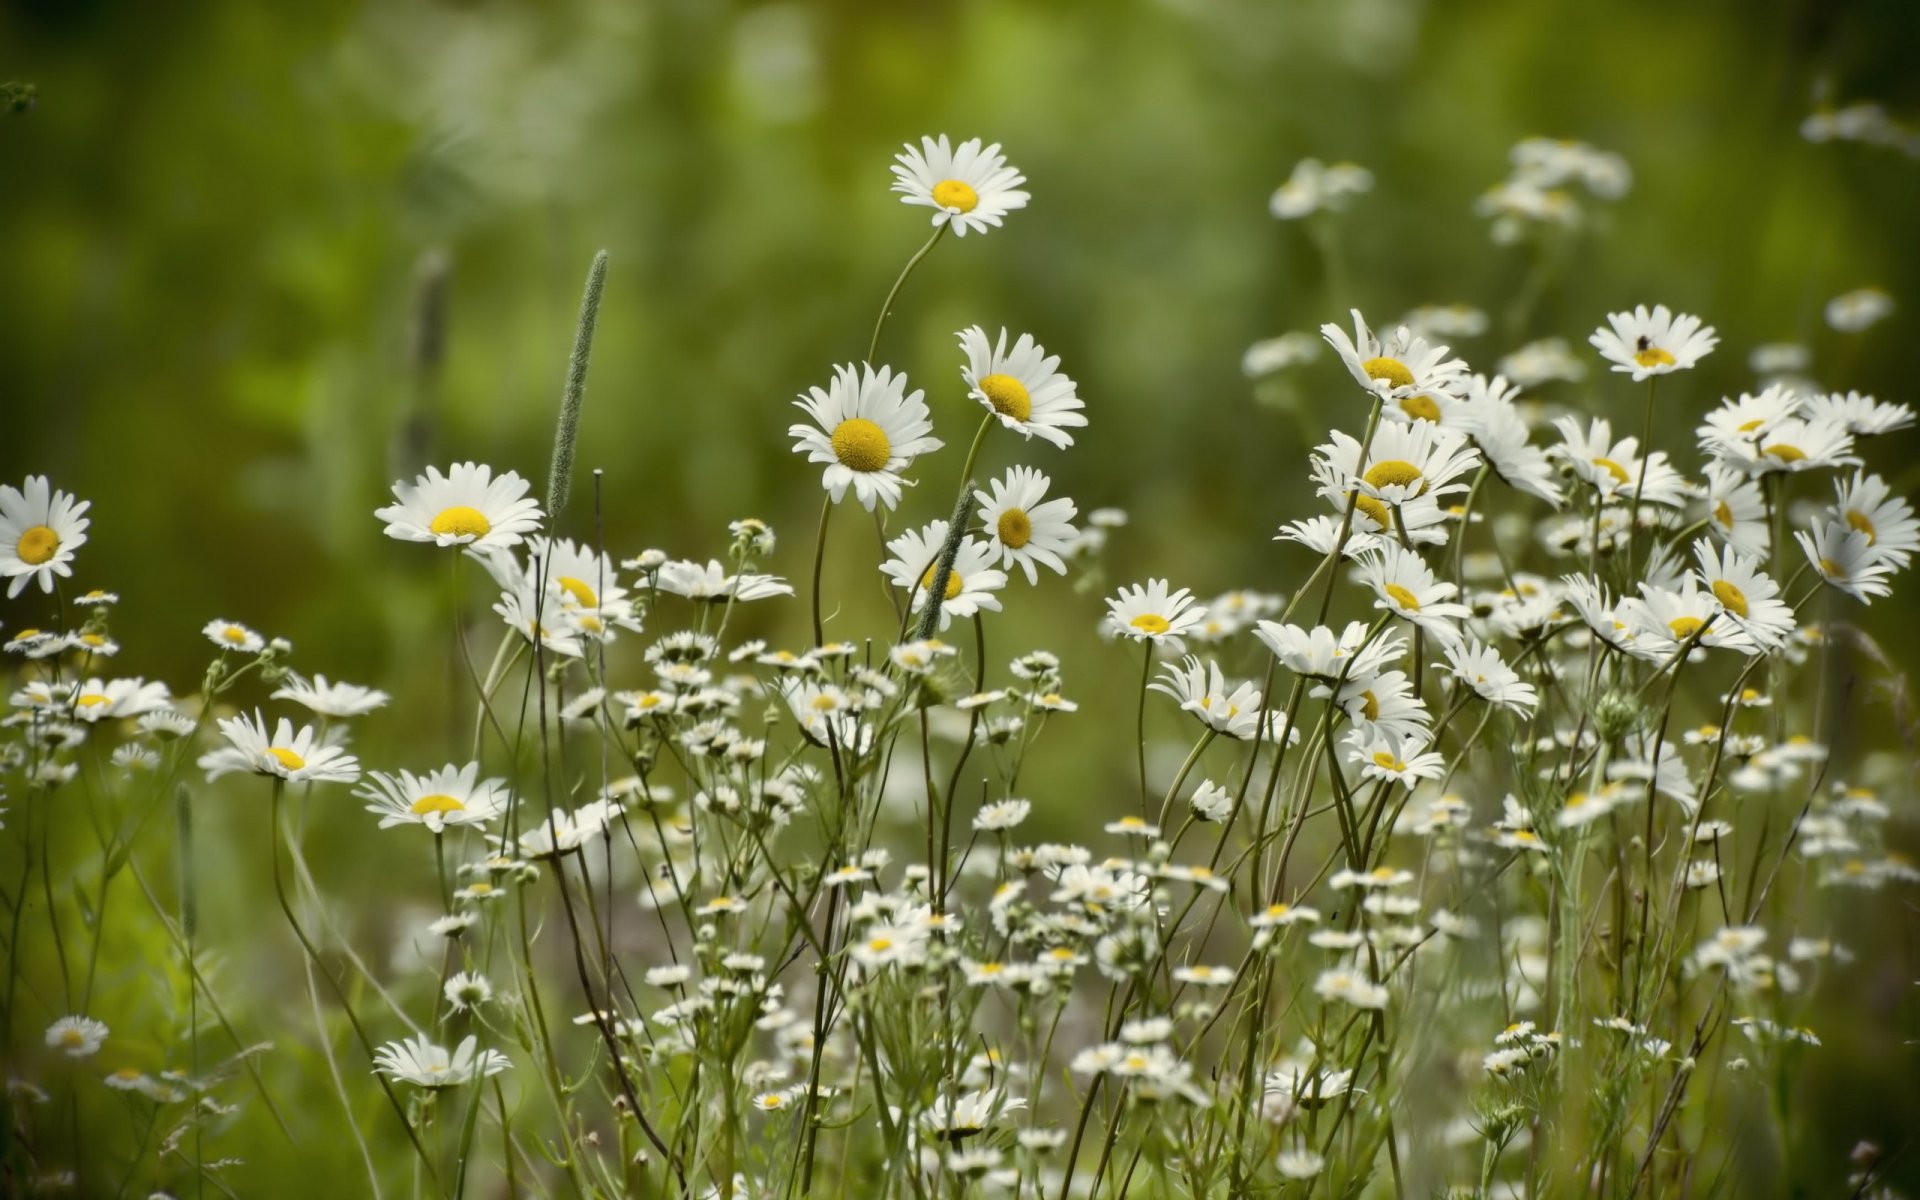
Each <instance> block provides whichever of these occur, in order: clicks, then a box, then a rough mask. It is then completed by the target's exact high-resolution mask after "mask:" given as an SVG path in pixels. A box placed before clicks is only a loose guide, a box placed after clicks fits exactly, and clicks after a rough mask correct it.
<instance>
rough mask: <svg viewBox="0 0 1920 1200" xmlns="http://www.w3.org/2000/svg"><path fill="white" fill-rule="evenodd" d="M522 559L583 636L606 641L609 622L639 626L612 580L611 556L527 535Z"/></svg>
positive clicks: (623, 593)
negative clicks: (525, 551) (525, 557)
mask: <svg viewBox="0 0 1920 1200" xmlns="http://www.w3.org/2000/svg"><path fill="white" fill-rule="evenodd" d="M493 557H495V558H499V557H501V556H499V555H495V556H493ZM527 561H528V563H529V567H528V569H529V570H530V571H532V572H536V573H537V574H539V576H540V577H541V578H542V579H544V580H545V581H546V585H547V593H548V595H550V596H552V597H553V598H554V599H555V600H556V601H558V607H559V608H560V611H561V612H563V613H564V614H566V616H567V619H568V620H569V621H571V622H572V623H573V626H574V627H575V628H576V629H578V630H579V631H580V632H582V633H584V634H586V635H587V636H588V637H593V638H599V639H602V640H605V641H612V640H613V637H614V633H613V629H612V628H611V627H613V626H618V627H620V628H622V629H627V630H631V631H633V632H635V633H638V632H639V631H640V619H639V618H638V617H636V616H634V613H633V601H631V600H629V599H627V589H626V588H623V587H621V586H620V584H619V583H618V582H617V581H616V579H617V577H616V576H615V574H614V568H613V556H612V555H610V554H607V553H606V552H604V551H602V552H600V553H597V554H596V553H595V552H594V551H593V550H592V549H591V548H590V547H588V546H585V545H582V544H580V543H577V542H575V541H573V540H572V539H570V538H560V539H558V540H554V539H551V538H545V537H534V538H528V539H527ZM495 578H498V576H496V577H495ZM502 586H505V585H504V584H503V585H502Z"/></svg>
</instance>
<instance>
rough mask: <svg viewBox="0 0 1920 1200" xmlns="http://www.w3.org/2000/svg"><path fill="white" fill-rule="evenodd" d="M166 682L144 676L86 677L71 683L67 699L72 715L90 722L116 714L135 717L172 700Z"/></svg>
mask: <svg viewBox="0 0 1920 1200" xmlns="http://www.w3.org/2000/svg"><path fill="white" fill-rule="evenodd" d="M172 700H173V696H172V693H170V692H169V691H168V690H167V685H166V684H164V683H161V682H158V681H155V682H153V683H148V682H147V681H146V680H144V679H114V680H102V679H89V680H86V681H85V682H83V683H79V684H76V685H74V688H73V690H72V693H71V694H70V696H69V697H68V700H67V703H69V704H71V705H72V708H73V715H74V716H75V717H76V718H78V719H80V720H82V721H85V722H87V723H88V724H93V723H95V722H98V721H109V720H115V719H118V718H120V717H138V716H143V715H145V714H147V713H150V712H158V711H159V710H161V709H163V708H166V707H167V706H168V705H169V704H171V703H172Z"/></svg>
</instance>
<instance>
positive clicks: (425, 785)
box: [354, 763, 508, 833]
mask: <svg viewBox="0 0 1920 1200" xmlns="http://www.w3.org/2000/svg"><path fill="white" fill-rule="evenodd" d="M479 776H480V764H479V763H468V764H467V765H465V766H455V765H453V764H451V763H449V764H448V765H447V766H444V767H441V768H440V769H439V770H437V771H429V772H427V773H426V774H424V775H415V774H414V773H413V772H412V771H406V770H402V771H399V772H396V773H394V774H388V773H387V772H385V771H369V772H368V773H367V782H366V783H364V784H362V785H361V786H360V788H359V789H358V790H357V791H355V792H354V794H355V795H356V796H359V797H360V798H361V799H363V800H371V801H373V803H371V804H369V805H367V811H368V812H370V813H377V814H379V816H380V828H382V829H390V828H392V827H393V826H395V825H424V826H426V827H427V828H428V829H429V830H430V831H432V832H434V833H441V832H443V831H444V830H445V829H446V828H447V827H448V826H450V825H483V824H485V823H486V822H488V821H490V820H492V819H493V818H494V817H496V816H498V815H500V814H501V813H502V812H504V811H506V807H507V795H508V789H507V785H506V784H505V783H504V782H502V781H501V780H498V779H487V780H482V779H480V777H479Z"/></svg>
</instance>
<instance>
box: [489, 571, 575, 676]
mask: <svg viewBox="0 0 1920 1200" xmlns="http://www.w3.org/2000/svg"><path fill="white" fill-rule="evenodd" d="M493 611H494V612H496V613H498V614H500V619H501V620H502V621H505V622H506V624H507V628H509V629H511V630H513V631H514V632H515V633H517V634H519V635H520V636H521V637H523V638H525V639H527V641H528V642H529V643H531V644H537V645H539V646H540V647H541V648H543V649H544V650H546V651H547V653H549V654H558V655H561V656H563V657H565V658H579V657H581V656H582V655H584V654H585V653H586V652H587V651H586V646H585V645H583V644H582V643H581V641H580V633H579V630H578V629H577V628H576V627H575V625H574V624H573V621H572V620H571V619H570V618H569V617H568V616H567V614H566V611H565V610H564V609H562V608H561V607H560V605H559V604H557V603H555V601H554V600H553V598H552V597H551V596H547V595H544V594H542V593H541V592H540V590H539V589H538V588H536V587H535V586H534V584H533V581H532V580H531V579H523V580H522V581H521V583H520V586H518V587H516V588H514V589H513V590H511V591H505V592H501V593H500V600H499V602H498V603H496V604H495V605H494V606H493Z"/></svg>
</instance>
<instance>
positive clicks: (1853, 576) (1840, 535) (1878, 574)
mask: <svg viewBox="0 0 1920 1200" xmlns="http://www.w3.org/2000/svg"><path fill="white" fill-rule="evenodd" d="M1793 536H1794V539H1795V540H1796V541H1798V542H1799V543H1800V549H1801V550H1803V551H1805V552H1806V555H1807V561H1808V562H1810V563H1812V564H1813V569H1814V570H1816V571H1818V572H1819V573H1820V578H1821V579H1824V580H1826V581H1827V582H1828V583H1830V584H1832V585H1833V586H1834V587H1837V588H1839V589H1840V590H1841V591H1843V592H1845V593H1846V594H1847V595H1849V596H1852V597H1853V598H1854V599H1855V600H1858V601H1859V602H1860V603H1862V604H1871V603H1873V598H1874V597H1875V596H1885V595H1888V594H1889V593H1891V592H1892V591H1893V584H1892V582H1891V579H1892V576H1893V572H1894V563H1893V560H1891V559H1890V558H1888V557H1887V556H1886V555H1884V554H1876V553H1875V552H1874V549H1873V546H1872V544H1871V543H1870V542H1868V541H1867V535H1866V534H1864V533H1861V532H1860V531H1859V530H1857V529H1850V528H1848V527H1847V526H1846V525H1844V524H1841V523H1840V522H1838V521H1821V522H1819V523H1817V524H1815V525H1814V527H1813V528H1812V529H1811V530H1807V531H1803V532H1799V533H1795V534H1794V535H1793Z"/></svg>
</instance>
